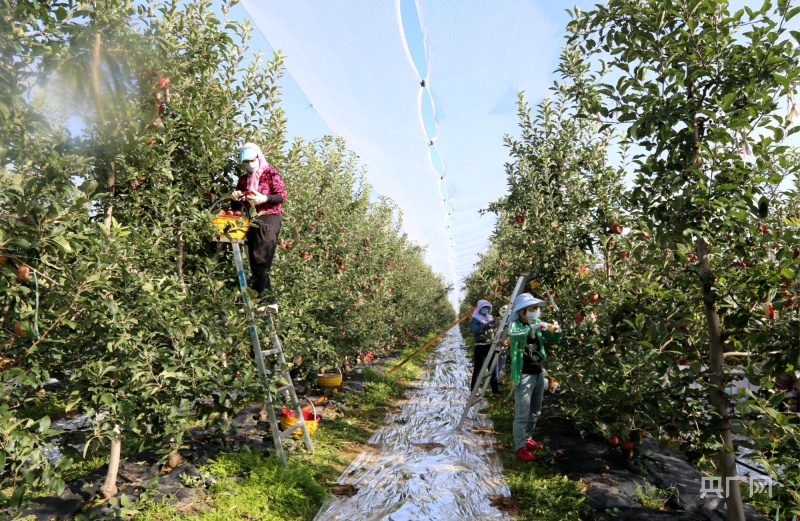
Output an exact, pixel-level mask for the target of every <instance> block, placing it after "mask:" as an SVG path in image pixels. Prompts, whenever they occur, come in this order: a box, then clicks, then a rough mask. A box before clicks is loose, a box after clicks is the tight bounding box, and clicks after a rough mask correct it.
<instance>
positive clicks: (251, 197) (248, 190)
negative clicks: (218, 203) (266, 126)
mask: <svg viewBox="0 0 800 521" xmlns="http://www.w3.org/2000/svg"><path fill="white" fill-rule="evenodd" d="M239 161H240V162H241V164H242V166H243V167H244V169H245V171H246V173H245V174H244V175H243V176H241V177H240V178H239V181H238V182H237V183H236V190H234V192H233V194H232V195H231V199H233V200H234V201H235V203H234V205H233V207H234V210H236V209H238V208H236V206H239V205H243V206H244V208H245V209H246V210H247V211H248V212H249V211H250V209H251V208H252V207H255V212H256V216H257V217H255V222H254V223H251V226H250V229H249V230H248V231H247V253H248V256H249V258H250V269H251V270H252V272H253V276H252V283H251V284H252V288H253V289H254V290H256V292H258V299H259V300H260V301H262V302H263V298H264V296H267V303H266V305H263V304H261V305H259V306H258V307H257V310H258V311H261V312H264V311H270V312H274V313H277V312H278V301H277V300H276V299H275V296H274V295H273V294H272V283H271V281H270V278H269V272H270V269H271V268H272V258H273V257H274V256H275V249H276V247H277V245H278V234H279V233H280V231H281V223H282V222H283V208H282V207H281V203H283V202H284V201H285V200H286V189H285V188H284V186H283V179H281V175H280V174H279V173H278V171H277V170H275V169H274V168H273V167H271V166H270V165H269V163H267V160H266V158H264V154H263V153H262V152H261V149H260V148H259V147H258V145H256V144H253V143H245V145H244V146H243V147H242V149H241V150H240V151H239ZM237 203H238V204H237ZM251 218H252V216H251ZM253 224H255V226H253Z"/></svg>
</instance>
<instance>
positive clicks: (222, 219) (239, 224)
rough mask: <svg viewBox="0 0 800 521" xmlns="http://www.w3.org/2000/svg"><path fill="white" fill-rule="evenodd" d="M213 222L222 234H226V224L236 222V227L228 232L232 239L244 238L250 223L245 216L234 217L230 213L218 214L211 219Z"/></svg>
mask: <svg viewBox="0 0 800 521" xmlns="http://www.w3.org/2000/svg"><path fill="white" fill-rule="evenodd" d="M211 222H212V223H214V224H216V225H217V227H218V228H219V234H220V235H223V234H224V232H225V225H226V224H228V223H234V227H233V228H231V229H230V231H229V232H228V235H229V236H230V237H231V239H244V236H245V234H246V233H247V228H248V226H249V225H250V222H249V221H248V220H247V218H245V217H232V216H228V215H218V216H216V217H214V218H213V219H211Z"/></svg>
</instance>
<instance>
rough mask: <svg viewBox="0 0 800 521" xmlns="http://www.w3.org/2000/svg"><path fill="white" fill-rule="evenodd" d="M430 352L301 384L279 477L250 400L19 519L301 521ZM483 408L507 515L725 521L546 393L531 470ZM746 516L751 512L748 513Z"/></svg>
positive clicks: (509, 402) (669, 468) (499, 421)
mask: <svg viewBox="0 0 800 521" xmlns="http://www.w3.org/2000/svg"><path fill="white" fill-rule="evenodd" d="M433 349H434V347H433V346H431V347H430V348H429V350H427V351H426V352H424V353H423V354H421V355H420V356H418V357H417V358H416V359H414V360H413V361H412V362H411V363H409V364H407V365H406V366H404V367H403V368H402V369H401V370H399V371H397V372H396V373H395V374H393V375H392V376H389V377H387V376H385V372H386V371H388V370H389V369H391V368H392V367H394V365H396V364H397V363H399V361H401V360H403V359H404V358H405V356H407V355H408V354H410V353H411V352H412V350H410V349H409V350H407V351H405V352H400V353H397V354H393V355H390V356H387V357H386V358H376V359H374V360H372V361H371V363H369V364H362V365H359V366H357V367H355V368H354V370H352V371H350V372H347V373H345V376H344V381H343V384H342V385H341V386H340V387H339V388H338V389H336V390H331V391H325V390H321V389H315V388H311V389H308V390H307V395H308V396H309V397H310V398H312V399H314V398H322V400H321V401H320V403H319V405H317V412H318V414H320V416H321V417H322V421H321V423H320V425H319V428H318V429H317V432H316V433H315V435H314V436H313V438H312V439H313V441H314V445H315V452H314V454H308V453H307V452H306V451H305V450H304V448H303V444H302V441H299V440H297V439H291V440H289V441H287V442H285V444H284V447H285V449H286V451H287V456H288V459H289V469H288V471H286V470H284V469H283V468H282V467H281V466H280V464H279V463H278V462H277V460H276V458H275V456H274V448H273V446H272V437H271V435H270V432H269V430H270V429H269V422H268V421H266V419H262V417H261V415H260V414H259V412H260V405H251V406H250V407H247V408H245V409H243V410H241V411H239V413H238V414H237V415H236V417H235V418H232V420H231V428H230V429H229V430H228V431H227V432H224V433H222V432H220V431H219V430H203V429H199V428H197V429H191V431H190V433H189V435H188V436H187V443H186V447H185V448H183V449H181V450H180V455H181V458H182V461H180V462H173V463H175V464H176V465H175V466H174V467H170V466H168V465H167V464H166V463H165V460H166V455H165V454H164V451H159V450H157V449H153V450H148V451H145V452H141V453H138V454H133V455H129V456H128V457H127V458H125V460H124V461H123V463H122V465H121V469H120V476H119V481H118V486H119V488H120V492H119V494H118V495H117V496H116V497H114V498H112V499H111V500H109V501H101V500H100V496H99V495H98V494H97V492H98V489H99V486H100V484H102V481H103V478H104V475H105V467H101V468H98V469H97V470H96V471H94V472H92V473H89V474H87V475H85V476H82V477H80V478H77V479H75V480H73V481H71V482H70V483H68V485H67V488H66V489H65V491H64V492H63V493H62V494H61V495H60V496H55V497H38V498H35V499H34V500H33V502H32V504H31V505H30V506H29V508H28V509H27V510H26V511H25V512H23V515H22V516H21V518H22V519H28V520H48V521H49V520H62V519H77V520H81V519H86V520H88V519H107V518H111V517H119V516H121V517H123V518H128V519H134V520H141V521H163V520H169V519H186V518H188V519H199V520H224V519H260V520H280V519H287V520H288V519H298V520H299V519H303V520H310V519H312V518H313V517H314V515H315V514H316V513H317V511H318V509H319V507H320V506H321V505H322V503H323V502H324V500H325V498H327V497H328V496H329V495H331V494H334V495H343V496H347V495H352V494H353V493H354V491H353V490H348V489H347V487H343V486H340V485H336V484H335V482H336V480H337V479H338V477H339V476H340V474H341V473H342V471H343V470H344V469H345V468H346V467H347V466H348V464H349V463H350V462H351V461H352V460H353V459H354V458H355V457H356V456H357V455H358V454H360V453H361V452H362V451H369V450H372V448H371V447H370V446H368V445H366V444H365V442H366V441H367V440H368V439H369V437H370V436H371V435H372V433H373V432H374V431H375V430H376V429H377V428H378V427H379V426H380V425H381V424H382V423H383V421H384V418H385V417H386V415H387V414H388V413H389V412H391V411H395V410H396V409H397V404H398V402H399V403H402V402H403V400H405V399H406V397H405V395H404V392H405V391H406V390H407V389H408V384H409V383H410V382H411V381H412V380H413V379H414V378H415V377H416V376H417V375H418V373H419V371H420V367H421V366H422V364H423V363H424V357H425V356H426V355H427V353H430V352H431V351H432V350H433ZM506 389H507V388H506ZM326 395H327V397H324V396H326ZM323 397H324V398H323ZM483 412H484V413H488V414H490V416H491V418H492V420H493V422H494V425H495V432H494V433H493V434H495V436H496V437H497V444H496V446H495V448H496V449H497V451H498V456H499V457H500V458H501V461H502V464H503V467H504V476H505V479H506V481H507V483H508V484H509V487H510V489H511V492H512V497H510V498H508V497H498V498H493V500H494V501H495V504H496V506H498V507H499V508H501V509H503V510H505V511H506V512H507V513H508V514H510V515H514V516H516V517H517V518H518V519H526V520H528V519H530V520H559V521H569V520H603V519H612V518H613V519H616V520H634V519H648V520H651V519H652V520H680V521H689V520H721V519H724V503H723V502H722V501H721V500H715V499H716V498H714V497H710V498H707V499H706V500H699V499H698V496H699V492H700V484H701V483H700V481H701V480H700V474H699V472H698V471H697V469H696V468H695V467H694V466H693V465H691V464H689V463H688V462H687V461H686V460H685V458H683V457H682V456H680V455H679V454H677V453H675V452H673V451H670V450H660V449H659V448H658V447H657V444H656V443H655V442H653V441H652V440H644V441H643V442H642V443H641V444H639V445H637V447H636V459H635V461H634V462H631V461H629V460H628V459H627V458H625V457H624V455H623V454H622V452H621V451H620V450H619V448H612V447H610V446H609V445H608V444H607V443H606V442H605V440H602V439H599V438H595V437H589V438H582V437H581V436H580V434H579V433H578V432H577V431H576V430H575V429H574V427H573V426H572V423H571V421H570V420H569V419H568V418H565V417H563V415H562V414H561V413H560V411H559V408H558V395H547V396H546V398H545V406H544V410H543V416H542V419H541V420H540V424H539V428H538V429H537V431H538V432H537V436H536V437H537V440H538V441H541V442H544V444H545V449H544V450H542V451H539V452H538V453H537V454H536V455H537V458H538V460H537V462H536V463H534V464H525V463H522V462H519V461H517V460H516V459H515V457H514V454H513V441H512V439H511V423H512V421H513V398H509V397H508V396H507V390H506V391H505V392H504V393H503V396H500V397H491V398H490V399H489V405H488V407H487V408H486V409H484V411H483ZM156 477H158V479H156ZM2 516H3V513H2V512H0V518H2ZM748 519H762V517H759V515H758V513H757V512H755V511H754V510H752V509H750V510H749V511H748Z"/></svg>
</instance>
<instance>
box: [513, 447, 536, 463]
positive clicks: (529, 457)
mask: <svg viewBox="0 0 800 521" xmlns="http://www.w3.org/2000/svg"><path fill="white" fill-rule="evenodd" d="M517 459H518V460H522V461H527V462H531V461H536V456H534V455H533V454H531V453H530V451H529V450H528V449H527V448H526V447H522V448H521V449H519V450H518V451H517Z"/></svg>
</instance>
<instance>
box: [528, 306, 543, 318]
mask: <svg viewBox="0 0 800 521" xmlns="http://www.w3.org/2000/svg"><path fill="white" fill-rule="evenodd" d="M541 312H542V310H541V309H540V308H536V309H535V310H533V311H528V312H527V313H526V314H525V316H526V317H528V320H538V319H539V314H540V313H541Z"/></svg>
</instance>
